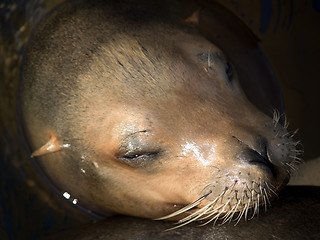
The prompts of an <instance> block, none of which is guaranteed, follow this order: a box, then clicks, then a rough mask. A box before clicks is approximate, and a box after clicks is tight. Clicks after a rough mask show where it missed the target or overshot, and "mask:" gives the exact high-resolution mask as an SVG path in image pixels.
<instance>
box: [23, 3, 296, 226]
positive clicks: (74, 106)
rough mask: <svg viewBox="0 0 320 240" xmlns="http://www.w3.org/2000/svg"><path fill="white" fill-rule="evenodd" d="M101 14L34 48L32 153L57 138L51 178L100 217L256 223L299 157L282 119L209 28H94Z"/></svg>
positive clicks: (53, 32)
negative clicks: (267, 108) (246, 85)
mask: <svg viewBox="0 0 320 240" xmlns="http://www.w3.org/2000/svg"><path fill="white" fill-rule="evenodd" d="M100 11H101V9H99V10H96V11H95V12H94V11H91V12H89V11H86V10H85V9H84V10H83V9H82V10H81V11H80V13H79V12H78V13H76V14H74V15H72V14H70V13H69V14H68V15H69V16H68V17H69V18H71V21H64V19H63V18H57V17H56V18H53V19H55V20H54V21H55V22H53V23H55V24H52V23H49V24H47V25H44V27H43V28H41V29H42V30H41V29H40V31H39V32H38V33H37V34H36V35H35V37H34V40H33V42H31V44H30V46H29V50H28V52H27V55H26V59H25V64H24V72H23V90H22V99H24V101H23V106H22V109H23V113H24V118H25V122H26V130H27V132H28V133H29V136H30V141H31V142H32V145H33V146H34V147H35V148H39V147H41V146H42V145H43V144H44V143H45V142H47V141H48V140H49V139H50V141H49V144H47V145H45V148H41V149H39V150H38V151H36V152H34V153H33V156H38V155H42V156H41V157H40V158H39V159H37V162H38V163H39V164H40V166H41V167H42V169H43V170H44V172H45V173H46V174H47V175H48V177H49V178H50V179H51V180H52V181H53V182H54V183H55V184H56V186H57V187H58V188H59V189H60V190H61V191H62V192H68V194H70V195H71V196H72V198H73V199H77V201H78V203H79V204H80V205H82V206H85V207H87V208H88V209H90V210H92V211H94V212H97V213H100V214H108V213H109V211H113V212H117V213H121V214H128V215H133V216H139V217H146V218H161V217H163V216H165V215H167V216H166V217H164V218H168V219H181V218H184V217H186V216H187V217H186V218H184V220H183V221H185V222H188V221H193V220H199V219H203V218H207V219H208V220H209V221H210V220H216V219H218V218H221V217H224V221H228V220H231V219H232V218H234V217H235V215H238V219H240V218H241V216H242V215H244V216H245V217H246V218H247V215H248V209H249V208H252V209H253V213H252V215H255V214H256V213H257V212H258V209H259V205H267V204H268V201H269V200H271V198H273V197H274V196H276V192H278V191H279V190H280V189H281V188H282V187H283V186H284V185H285V184H286V183H287V182H288V179H289V175H290V172H291V170H292V169H293V168H294V167H295V165H296V164H297V162H298V161H299V159H298V158H297V157H296V155H297V151H296V149H295V147H296V144H297V143H296V142H294V141H293V139H292V136H291V134H289V133H288V132H287V130H286V126H284V125H283V124H282V123H281V122H280V115H279V114H278V112H277V111H276V110H275V111H274V116H273V117H272V116H271V117H270V116H267V115H266V114H264V113H263V112H261V111H260V110H259V109H258V108H256V107H255V106H254V105H253V104H252V103H251V102H249V101H248V100H247V97H246V95H245V93H244V91H243V89H242V88H241V86H240V84H239V79H238V75H237V71H236V69H235V68H234V67H233V65H232V63H231V61H229V59H228V58H227V56H225V54H224V53H223V51H222V50H220V49H219V48H218V47H217V46H215V45H214V44H213V43H212V42H210V41H208V40H207V39H205V38H204V37H202V36H201V35H200V34H199V33H198V32H197V31H195V30H193V29H191V28H189V27H185V26H183V25H180V24H171V23H170V24H169V23H168V22H165V23H163V22H161V23H159V24H156V23H155V22H152V21H151V23H146V24H144V25H143V27H139V28H138V27H135V25H130V26H129V27H126V25H125V24H127V23H123V22H121V21H118V22H117V21H116V20H113V24H115V25H116V27H114V28H112V27H110V26H109V25H108V26H106V25H104V24H103V21H99V24H100V25H99V24H98V27H97V26H96V27H97V29H94V28H91V29H90V30H89V28H88V26H87V25H88V24H91V23H92V21H93V20H96V18H97V16H99V17H101V18H107V17H106V16H105V15H107V14H105V15H101V12H100ZM99 14H100V15H99ZM65 15H67V14H65ZM65 15H64V17H65ZM58 16H59V15H58ZM57 19H58V20H57ZM86 19H91V20H90V21H86ZM76 20H77V21H76ZM57 21H58V22H57ZM75 22H77V24H78V25H77V28H74V25H72V24H75ZM50 24H51V25H50ZM52 25H54V26H55V28H53V29H50V30H48V28H49V27H50V26H52ZM83 29H85V30H83ZM115 29H117V31H115ZM48 31H49V32H48ZM66 33H68V34H66ZM71 33H72V34H71ZM158 33H161V34H158ZM70 36H72V37H70ZM105 36H108V38H107V39H105ZM102 37H104V38H103V39H104V40H103V41H102V40H101V38H102ZM40 42H41V43H40ZM257 81H259V80H258V79H257ZM49 152H51V153H50V154H46V153H49ZM173 212H174V213H173ZM171 213H173V214H171ZM168 214H169V215H168ZM190 214H191V215H190Z"/></svg>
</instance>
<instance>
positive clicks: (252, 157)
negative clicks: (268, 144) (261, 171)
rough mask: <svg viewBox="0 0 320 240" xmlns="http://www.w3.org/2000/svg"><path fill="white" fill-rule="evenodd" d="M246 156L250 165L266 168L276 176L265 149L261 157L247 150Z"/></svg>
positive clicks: (253, 151)
mask: <svg viewBox="0 0 320 240" xmlns="http://www.w3.org/2000/svg"><path fill="white" fill-rule="evenodd" d="M247 154H248V162H249V163H250V164H253V165H259V166H261V167H267V168H268V169H269V170H270V171H271V172H272V175H273V176H276V171H275V168H274V166H273V165H272V163H271V161H270V159H269V157H268V154H267V149H266V150H265V151H264V152H263V155H262V154H261V153H258V152H257V151H255V150H253V149H249V150H248V153H247Z"/></svg>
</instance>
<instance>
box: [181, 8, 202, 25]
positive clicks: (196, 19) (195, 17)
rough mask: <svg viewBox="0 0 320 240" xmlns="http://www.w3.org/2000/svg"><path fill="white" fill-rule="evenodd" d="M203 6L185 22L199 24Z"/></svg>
mask: <svg viewBox="0 0 320 240" xmlns="http://www.w3.org/2000/svg"><path fill="white" fill-rule="evenodd" d="M200 10H201V8H198V9H197V10H196V11H194V13H192V15H191V16H190V17H188V18H187V19H185V20H184V22H185V23H191V24H194V25H199V16H200Z"/></svg>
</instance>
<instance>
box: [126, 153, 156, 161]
mask: <svg viewBox="0 0 320 240" xmlns="http://www.w3.org/2000/svg"><path fill="white" fill-rule="evenodd" d="M160 152H161V151H151V152H134V153H126V154H124V155H122V156H121V157H120V158H121V159H123V160H125V161H133V162H134V161H145V160H151V159H153V158H156V157H157V156H158V155H159V154H160Z"/></svg>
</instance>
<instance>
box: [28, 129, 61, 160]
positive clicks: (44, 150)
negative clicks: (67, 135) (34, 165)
mask: <svg viewBox="0 0 320 240" xmlns="http://www.w3.org/2000/svg"><path fill="white" fill-rule="evenodd" d="M63 147H64V146H62V145H60V144H59V141H58V139H57V137H56V135H54V134H53V133H51V134H50V139H49V141H48V142H47V143H46V144H44V145H43V146H42V147H40V148H39V149H37V150H36V151H34V152H33V153H32V154H31V157H37V156H41V155H45V154H48V153H53V152H57V151H60V150H61V149H62V148H63Z"/></svg>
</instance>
